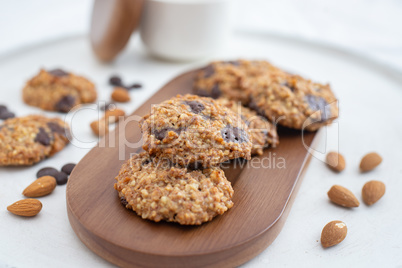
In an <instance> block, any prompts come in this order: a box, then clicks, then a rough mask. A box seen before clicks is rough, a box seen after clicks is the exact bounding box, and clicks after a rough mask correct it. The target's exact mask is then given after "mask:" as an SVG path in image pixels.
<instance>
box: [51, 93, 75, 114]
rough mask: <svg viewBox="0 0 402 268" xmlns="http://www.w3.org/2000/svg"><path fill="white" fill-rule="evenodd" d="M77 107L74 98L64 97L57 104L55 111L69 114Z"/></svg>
mask: <svg viewBox="0 0 402 268" xmlns="http://www.w3.org/2000/svg"><path fill="white" fill-rule="evenodd" d="M74 105H75V98H74V97H73V96H70V95H67V96H64V97H63V98H61V99H60V100H59V102H57V103H56V105H55V109H56V110H57V111H59V112H62V113H67V112H69V111H70V110H71V108H73V107H74Z"/></svg>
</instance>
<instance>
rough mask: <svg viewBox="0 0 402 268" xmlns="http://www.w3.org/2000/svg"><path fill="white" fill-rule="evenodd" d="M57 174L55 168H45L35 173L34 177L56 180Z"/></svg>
mask: <svg viewBox="0 0 402 268" xmlns="http://www.w3.org/2000/svg"><path fill="white" fill-rule="evenodd" d="M58 173H59V171H58V170H57V169H55V168H52V167H45V168H42V169H40V170H39V171H38V172H37V173H36V177H37V178H40V177H43V176H52V177H55V178H56V175H57V174H58Z"/></svg>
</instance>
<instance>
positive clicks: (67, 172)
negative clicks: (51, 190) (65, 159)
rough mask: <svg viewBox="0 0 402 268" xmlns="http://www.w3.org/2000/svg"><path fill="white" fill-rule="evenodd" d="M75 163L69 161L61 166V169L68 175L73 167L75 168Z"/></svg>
mask: <svg viewBox="0 0 402 268" xmlns="http://www.w3.org/2000/svg"><path fill="white" fill-rule="evenodd" d="M75 166H76V165H75V164H73V163H69V164H65V165H64V166H63V167H62V168H61V171H62V172H64V173H66V174H67V175H70V174H71V172H72V171H73V169H74V168H75Z"/></svg>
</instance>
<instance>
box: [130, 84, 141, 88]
mask: <svg viewBox="0 0 402 268" xmlns="http://www.w3.org/2000/svg"><path fill="white" fill-rule="evenodd" d="M138 88H142V85H141V84H140V83H134V84H132V85H131V86H129V87H128V89H138Z"/></svg>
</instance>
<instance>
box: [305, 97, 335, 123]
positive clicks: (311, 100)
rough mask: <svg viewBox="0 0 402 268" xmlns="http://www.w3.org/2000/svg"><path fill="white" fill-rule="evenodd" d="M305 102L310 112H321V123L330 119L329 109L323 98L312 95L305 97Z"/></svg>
mask: <svg viewBox="0 0 402 268" xmlns="http://www.w3.org/2000/svg"><path fill="white" fill-rule="evenodd" d="M305 100H306V102H307V103H308V105H309V106H310V108H311V110H313V111H318V110H319V111H321V122H322V121H326V120H328V119H329V118H330V117H331V109H330V107H329V105H328V102H327V101H326V100H325V99H324V98H322V97H319V96H314V95H306V97H305Z"/></svg>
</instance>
